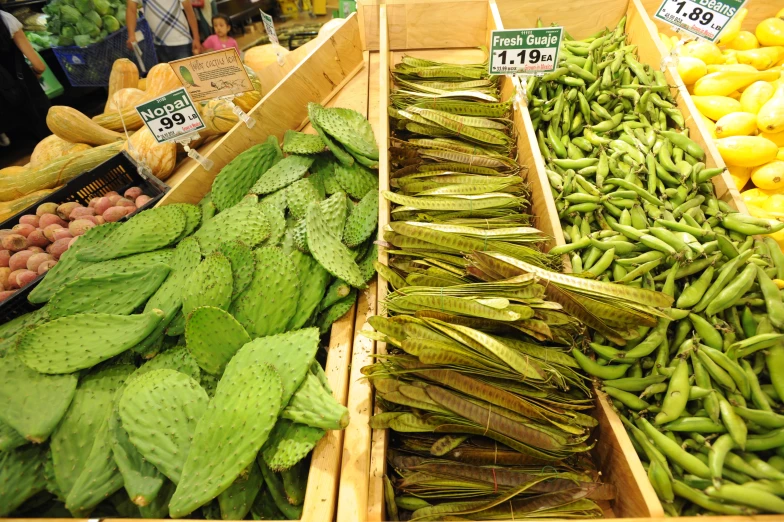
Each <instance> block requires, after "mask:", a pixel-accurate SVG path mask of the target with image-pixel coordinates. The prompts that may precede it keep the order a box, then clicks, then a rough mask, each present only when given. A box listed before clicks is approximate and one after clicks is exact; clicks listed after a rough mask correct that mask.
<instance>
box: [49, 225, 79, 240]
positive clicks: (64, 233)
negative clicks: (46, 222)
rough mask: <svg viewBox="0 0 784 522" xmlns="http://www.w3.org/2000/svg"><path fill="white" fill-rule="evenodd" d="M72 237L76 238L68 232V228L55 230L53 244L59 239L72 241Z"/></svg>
mask: <svg viewBox="0 0 784 522" xmlns="http://www.w3.org/2000/svg"><path fill="white" fill-rule="evenodd" d="M72 237H74V236H73V234H71V231H70V230H68V229H67V228H58V229H55V231H54V232H52V238H53V239H52V243H54V242H55V241H57V240H58V239H71V238H72Z"/></svg>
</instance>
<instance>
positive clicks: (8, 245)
mask: <svg viewBox="0 0 784 522" xmlns="http://www.w3.org/2000/svg"><path fill="white" fill-rule="evenodd" d="M0 243H2V246H3V248H4V249H6V250H10V251H11V252H19V251H20V250H24V249H25V248H27V238H26V237H24V236H23V235H21V234H9V235H7V236H5V237H4V238H3V239H2V240H0Z"/></svg>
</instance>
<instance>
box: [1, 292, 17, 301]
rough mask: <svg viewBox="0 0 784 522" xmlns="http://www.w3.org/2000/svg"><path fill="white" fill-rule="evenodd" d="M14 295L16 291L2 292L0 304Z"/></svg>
mask: <svg viewBox="0 0 784 522" xmlns="http://www.w3.org/2000/svg"><path fill="white" fill-rule="evenodd" d="M15 293H16V290H4V291H2V292H0V303H2V302H3V301H5V300H6V299H8V298H9V297H11V296H12V295H14V294H15Z"/></svg>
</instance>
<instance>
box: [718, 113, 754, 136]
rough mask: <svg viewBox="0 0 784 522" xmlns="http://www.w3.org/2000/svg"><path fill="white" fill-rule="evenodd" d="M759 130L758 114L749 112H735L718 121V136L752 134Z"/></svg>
mask: <svg viewBox="0 0 784 522" xmlns="http://www.w3.org/2000/svg"><path fill="white" fill-rule="evenodd" d="M756 131H757V116H756V115H755V114H751V113H749V112H733V113H730V114H727V115H726V116H722V117H721V118H719V120H718V121H717V122H716V130H715V132H716V137H717V138H726V137H728V136H750V135H752V134H754V133H755V132H756Z"/></svg>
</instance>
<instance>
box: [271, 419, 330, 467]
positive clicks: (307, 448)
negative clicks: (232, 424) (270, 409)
mask: <svg viewBox="0 0 784 522" xmlns="http://www.w3.org/2000/svg"><path fill="white" fill-rule="evenodd" d="M325 434H326V432H325V431H324V430H322V429H321V428H312V427H310V426H306V425H304V424H297V423H295V422H291V421H290V420H288V419H278V423H277V424H275V428H274V429H273V430H272V433H271V434H270V437H269V440H267V443H266V444H264V447H263V448H262V449H261V453H262V455H263V456H264V461H265V462H266V463H267V466H269V467H270V469H271V470H273V471H282V470H284V469H288V468H290V467H291V466H293V465H294V464H296V463H297V462H299V461H300V460H302V459H304V458H305V457H306V456H307V454H308V453H310V452H311V450H312V449H313V448H315V447H316V443H317V442H318V441H320V440H321V438H322V437H323V436H324V435H325Z"/></svg>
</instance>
